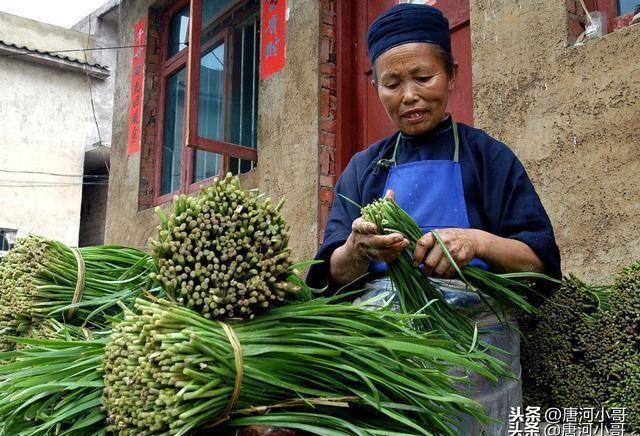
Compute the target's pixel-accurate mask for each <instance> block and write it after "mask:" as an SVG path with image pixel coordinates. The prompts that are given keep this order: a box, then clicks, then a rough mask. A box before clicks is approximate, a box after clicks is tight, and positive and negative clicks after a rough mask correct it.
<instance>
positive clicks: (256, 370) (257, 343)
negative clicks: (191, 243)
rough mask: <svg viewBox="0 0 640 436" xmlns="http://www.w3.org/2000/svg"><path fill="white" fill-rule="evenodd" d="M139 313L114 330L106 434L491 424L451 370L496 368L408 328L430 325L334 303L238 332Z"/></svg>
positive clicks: (164, 309) (162, 306)
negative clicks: (463, 420)
mask: <svg viewBox="0 0 640 436" xmlns="http://www.w3.org/2000/svg"><path fill="white" fill-rule="evenodd" d="M136 308H137V309H138V310H139V312H140V313H139V314H134V313H132V312H129V313H127V314H126V315H125V319H124V321H123V322H121V323H119V324H118V325H116V326H115V331H114V334H113V336H112V337H111V341H110V342H109V344H108V345H107V347H106V355H105V358H104V381H105V389H104V396H103V401H104V405H105V407H106V410H107V424H108V427H107V429H108V430H109V431H111V432H114V433H117V434H120V435H134V434H135V435H150V434H177V435H182V434H187V433H188V432H189V431H191V430H192V429H195V428H199V427H208V426H215V425H218V424H221V423H225V424H226V425H253V424H256V425H260V424H265V425H274V426H280V427H289V428H298V429H302V430H308V431H313V432H314V433H318V434H331V435H340V436H342V435H352V434H359V435H375V434H388V435H400V434H404V435H407V434H413V435H419V434H421V435H430V434H443V435H455V434H457V430H456V429H455V425H456V422H457V421H456V419H457V417H459V416H460V414H463V413H464V414H468V415H470V416H472V417H475V418H477V419H479V420H482V421H485V420H486V417H485V416H484V414H483V410H482V407H481V406H480V405H479V404H478V403H475V402H474V401H472V400H469V399H467V398H465V397H463V396H461V395H459V394H457V392H456V388H455V387H454V383H455V382H458V381H462V380H465V379H466V378H463V377H456V376H453V375H452V374H451V373H450V371H449V370H450V368H451V367H452V366H453V365H455V366H457V367H462V368H464V369H465V370H467V371H471V372H477V373H480V374H482V375H484V376H486V377H488V378H489V379H492V380H495V379H496V378H495V376H494V374H493V373H491V372H490V371H488V370H487V369H486V366H488V365H487V361H488V360H493V358H492V357H490V356H488V355H487V354H486V353H482V352H477V351H471V352H464V353H461V352H460V351H459V350H458V349H457V347H456V345H455V344H452V343H451V342H450V341H447V340H443V339H440V338H438V337H435V336H431V335H425V334H420V333H417V332H416V331H415V330H413V329H412V328H410V327H408V326H406V325H405V324H406V321H407V320H408V319H414V318H416V317H420V316H421V315H404V314H397V313H392V312H390V311H388V310H386V309H380V310H376V311H368V310H364V309H363V308H360V307H357V306H353V305H351V304H344V303H343V304H338V303H335V302H333V301H331V300H330V299H323V298H320V299H316V300H311V301H308V302H304V303H293V304H290V305H286V306H283V307H279V308H275V309H272V310H271V311H269V312H268V313H265V314H262V315H261V316H258V317H255V318H254V319H252V320H245V321H240V322H238V321H234V322H232V323H229V324H225V323H223V322H220V321H213V320H207V319H205V318H203V317H202V316H200V315H199V314H198V313H196V312H194V311H192V310H189V309H187V308H184V307H178V306H174V305H171V304H170V303H169V302H163V301H157V302H149V301H145V300H138V301H137V303H136ZM265 412H269V413H268V414H266V415H263V413H265ZM485 422H486V421H485Z"/></svg>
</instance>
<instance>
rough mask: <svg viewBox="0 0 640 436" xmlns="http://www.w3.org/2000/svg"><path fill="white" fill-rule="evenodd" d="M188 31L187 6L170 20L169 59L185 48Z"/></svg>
mask: <svg viewBox="0 0 640 436" xmlns="http://www.w3.org/2000/svg"><path fill="white" fill-rule="evenodd" d="M188 30H189V7H188V6H187V7H186V8H184V9H183V10H181V11H180V12H178V13H177V14H175V15H174V16H173V17H172V18H171V22H170V23H169V57H171V56H173V55H175V54H176V53H178V52H179V51H180V50H182V49H184V48H186V47H187V44H186V43H187V42H188V37H187V32H188Z"/></svg>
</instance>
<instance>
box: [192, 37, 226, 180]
mask: <svg viewBox="0 0 640 436" xmlns="http://www.w3.org/2000/svg"><path fill="white" fill-rule="evenodd" d="M224 56H225V50H224V44H219V45H217V46H214V47H213V48H211V49H209V50H208V51H207V52H205V53H204V54H203V55H202V57H201V58H200V97H199V99H198V135H200V136H202V137H204V138H209V139H215V140H218V141H223V140H224V129H223V119H224V118H223V112H224ZM221 161H222V160H221V157H220V155H218V154H216V153H211V152H207V151H202V150H198V151H197V152H196V154H195V157H194V168H193V180H192V182H197V181H200V180H203V179H207V178H209V177H213V176H215V175H217V174H219V173H220V163H221Z"/></svg>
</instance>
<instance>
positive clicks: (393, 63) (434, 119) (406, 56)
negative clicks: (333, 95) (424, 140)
mask: <svg viewBox="0 0 640 436" xmlns="http://www.w3.org/2000/svg"><path fill="white" fill-rule="evenodd" d="M434 47H435V46H433V45H432V44H429V43H426V42H412V43H408V44H403V45H399V46H397V47H393V48H391V49H389V50H387V51H386V52H384V53H383V54H381V55H380V56H379V57H378V59H376V62H375V65H374V68H375V72H376V76H377V79H378V83H377V86H376V84H375V83H374V87H375V88H376V91H377V92H378V97H380V101H381V102H382V105H383V106H384V108H385V110H386V111H387V114H388V115H389V117H390V118H391V120H392V121H393V122H394V124H395V125H396V127H397V128H398V129H399V130H400V131H402V132H403V133H404V134H407V135H420V134H423V133H426V132H428V131H430V130H431V129H433V128H434V127H435V126H436V125H437V124H438V123H439V122H440V121H442V120H443V119H444V117H445V114H446V110H447V103H448V101H449V92H450V91H452V90H453V87H454V85H455V71H456V70H454V74H453V76H452V77H449V75H448V74H447V71H446V68H445V65H444V62H443V60H442V58H441V56H440V55H439V54H438V53H437V51H436V49H435V48H434Z"/></svg>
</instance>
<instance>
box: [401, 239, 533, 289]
mask: <svg viewBox="0 0 640 436" xmlns="http://www.w3.org/2000/svg"><path fill="white" fill-rule="evenodd" d="M438 234H439V235H440V238H441V239H442V242H444V245H445V247H447V250H449V253H450V254H451V257H453V259H454V260H455V261H456V264H457V265H458V267H460V268H462V267H464V266H466V265H467V264H468V263H469V262H471V260H472V259H473V258H478V259H482V260H483V261H484V262H486V263H487V264H488V265H489V267H490V268H491V269H492V270H493V271H497V272H515V271H533V272H542V271H544V265H543V264H542V261H541V260H540V258H539V257H538V255H537V254H536V253H535V252H534V251H533V250H532V249H531V248H530V247H529V246H528V245H526V244H525V243H524V242H521V241H518V240H516V239H509V238H502V237H500V236H496V235H494V234H492V233H489V232H485V231H483V230H478V229H442V230H438ZM413 259H414V261H413V262H414V265H416V266H418V265H420V264H423V267H422V271H423V273H424V274H425V275H426V276H434V277H451V276H452V275H453V274H454V272H455V269H454V267H453V265H451V262H450V261H449V258H448V257H447V256H446V255H445V254H444V251H442V247H440V244H438V242H437V241H436V238H435V237H434V236H433V234H432V233H431V232H429V233H427V234H425V235H423V236H422V237H421V238H420V239H418V243H417V244H416V249H415V251H414V252H413Z"/></svg>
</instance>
